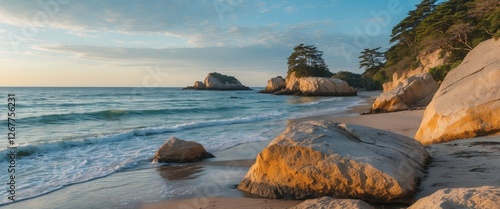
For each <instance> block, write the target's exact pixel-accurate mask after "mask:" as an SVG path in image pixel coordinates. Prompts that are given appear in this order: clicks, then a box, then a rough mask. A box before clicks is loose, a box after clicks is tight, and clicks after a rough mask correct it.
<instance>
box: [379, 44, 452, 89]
mask: <svg viewBox="0 0 500 209" xmlns="http://www.w3.org/2000/svg"><path fill="white" fill-rule="evenodd" d="M447 57H448V56H447V55H445V56H442V50H441V49H438V50H435V51H433V52H431V53H428V54H422V53H421V54H419V55H418V57H417V59H418V60H419V62H420V63H421V66H419V67H417V68H415V69H413V70H409V71H405V72H395V73H394V74H392V80H391V81H389V82H387V83H384V84H383V88H384V92H388V91H390V90H392V89H394V88H396V87H398V86H399V85H400V83H401V82H403V81H404V80H405V79H407V78H410V77H412V76H415V75H420V74H423V73H427V72H429V69H431V68H433V67H436V66H440V65H443V64H444V63H445V61H446V59H447Z"/></svg>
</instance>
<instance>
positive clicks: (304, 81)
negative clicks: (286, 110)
mask: <svg viewBox="0 0 500 209" xmlns="http://www.w3.org/2000/svg"><path fill="white" fill-rule="evenodd" d="M275 94H277V95H283V94H286V95H301V96H356V95H357V91H356V89H354V88H353V87H351V86H349V84H347V82H345V81H343V80H340V79H336V78H322V77H302V78H297V77H295V73H292V74H290V76H289V77H288V78H287V79H286V87H285V89H282V90H281V91H278V92H275Z"/></svg>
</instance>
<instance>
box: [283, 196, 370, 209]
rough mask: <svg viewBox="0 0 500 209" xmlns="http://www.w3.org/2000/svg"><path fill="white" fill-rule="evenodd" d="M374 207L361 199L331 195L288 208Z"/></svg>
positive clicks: (367, 208) (338, 208)
mask: <svg viewBox="0 0 500 209" xmlns="http://www.w3.org/2000/svg"><path fill="white" fill-rule="evenodd" d="M346 208H349V209H374V207H372V206H371V205H369V204H368V203H366V202H364V201H363V200H354V199H335V198H331V197H322V198H318V199H312V200H306V201H304V202H303V203H300V204H299V205H297V206H295V207H291V208H290V209H346Z"/></svg>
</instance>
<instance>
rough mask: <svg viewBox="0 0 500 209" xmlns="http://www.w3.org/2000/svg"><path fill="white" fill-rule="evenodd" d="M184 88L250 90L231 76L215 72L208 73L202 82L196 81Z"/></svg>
mask: <svg viewBox="0 0 500 209" xmlns="http://www.w3.org/2000/svg"><path fill="white" fill-rule="evenodd" d="M184 89H194V90H250V88H249V87H247V86H244V85H243V84H241V82H240V81H239V80H238V79H236V78H235V77H233V76H227V75H222V74H220V73H217V72H213V73H209V74H208V75H207V77H206V78H205V81H204V82H201V81H196V82H195V83H194V85H193V86H188V87H186V88H184Z"/></svg>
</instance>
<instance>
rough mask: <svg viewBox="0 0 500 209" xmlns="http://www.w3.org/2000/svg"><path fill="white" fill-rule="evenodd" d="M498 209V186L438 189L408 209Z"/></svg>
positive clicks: (499, 194) (499, 190)
mask: <svg viewBox="0 0 500 209" xmlns="http://www.w3.org/2000/svg"><path fill="white" fill-rule="evenodd" d="M428 208H433V209H448V208H468V209H500V187H488V186H483V187H475V188H452V189H440V190H438V191H437V192H435V193H434V194H432V195H430V196H427V197H424V198H422V199H420V200H418V201H417V202H415V203H414V204H413V205H411V206H410V207H409V208H408V209H428Z"/></svg>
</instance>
